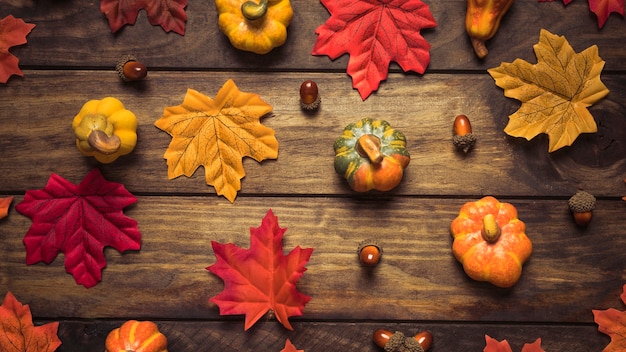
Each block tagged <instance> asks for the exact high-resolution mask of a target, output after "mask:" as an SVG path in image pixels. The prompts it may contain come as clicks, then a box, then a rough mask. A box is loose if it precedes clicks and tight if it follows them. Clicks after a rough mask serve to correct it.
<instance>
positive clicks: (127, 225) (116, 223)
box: [15, 169, 141, 288]
mask: <svg viewBox="0 0 626 352" xmlns="http://www.w3.org/2000/svg"><path fill="white" fill-rule="evenodd" d="M136 201H137V198H135V197H134V196H133V195H132V194H130V192H128V191H127V190H126V188H124V186H123V185H122V184H119V183H115V182H109V181H107V180H105V179H104V177H103V176H102V174H101V173H100V170H98V169H94V170H92V171H91V172H90V173H89V174H87V176H85V178H84V179H83V180H82V181H81V183H80V184H79V185H74V184H72V183H70V182H69V181H67V180H65V179H63V178H62V177H61V176H59V175H56V174H52V175H51V176H50V179H49V180H48V183H47V184H46V187H44V188H43V189H40V190H30V191H26V195H25V196H24V200H23V201H22V202H20V203H19V204H18V205H17V206H16V207H15V209H16V210H17V211H18V212H20V213H21V214H23V215H25V216H28V217H29V218H31V219H32V220H33V224H32V226H31V227H30V229H29V230H28V232H27V233H26V235H25V236H24V245H25V246H26V264H29V265H30V264H35V263H38V262H40V261H43V262H45V263H46V264H50V263H51V262H52V261H53V260H54V258H55V257H56V256H57V254H58V253H59V252H63V253H65V270H66V271H67V272H68V273H70V274H72V275H73V276H74V279H75V280H76V283H77V284H80V285H83V286H85V287H87V288H89V287H92V286H95V285H96V284H97V283H98V282H99V281H100V280H101V279H102V269H103V268H104V267H105V266H106V259H105V257H104V253H103V250H104V247H105V246H111V247H113V248H115V249H117V250H118V251H120V252H124V251H126V250H129V249H130V250H138V249H139V248H140V247H141V233H139V230H138V229H137V222H136V221H135V220H133V219H131V218H129V217H127V216H125V215H124V214H123V213H122V209H123V208H124V207H126V206H128V205H131V204H133V203H135V202H136Z"/></svg>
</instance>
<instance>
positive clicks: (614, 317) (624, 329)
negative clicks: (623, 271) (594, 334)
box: [592, 284, 626, 352]
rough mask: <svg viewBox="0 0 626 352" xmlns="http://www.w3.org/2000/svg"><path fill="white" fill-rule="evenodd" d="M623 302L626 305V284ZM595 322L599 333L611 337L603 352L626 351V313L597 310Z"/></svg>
mask: <svg viewBox="0 0 626 352" xmlns="http://www.w3.org/2000/svg"><path fill="white" fill-rule="evenodd" d="M620 298H621V299H622V302H624V303H626V284H625V285H624V287H623V291H622V294H621V296H620ZM592 312H593V321H595V322H596V324H598V331H600V332H601V333H603V334H607V335H609V336H610V337H611V343H609V344H608V345H607V346H606V347H605V348H604V350H602V352H620V351H626V311H619V310H617V309H614V308H609V309H606V310H595V309H592Z"/></svg>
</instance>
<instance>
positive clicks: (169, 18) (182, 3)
mask: <svg viewBox="0 0 626 352" xmlns="http://www.w3.org/2000/svg"><path fill="white" fill-rule="evenodd" d="M185 7H187V0H102V1H101V2H100V12H102V13H103V14H104V15H105V16H106V17H107V19H108V20H109V26H110V27H111V31H112V32H113V33H115V32H117V31H118V30H120V28H122V27H124V25H127V24H131V25H132V24H135V21H136V20H137V16H138V15H139V11H140V10H141V9H144V10H145V11H146V13H147V14H148V21H150V24H152V25H153V26H156V25H160V26H161V28H163V30H164V31H166V32H169V31H174V32H176V33H178V34H180V35H185V22H187V14H186V13H185Z"/></svg>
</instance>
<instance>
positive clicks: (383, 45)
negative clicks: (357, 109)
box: [312, 0, 437, 100]
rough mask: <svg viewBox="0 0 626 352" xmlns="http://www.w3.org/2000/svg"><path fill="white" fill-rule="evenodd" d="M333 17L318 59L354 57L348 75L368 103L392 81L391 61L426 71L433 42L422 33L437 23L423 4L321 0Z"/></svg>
mask: <svg viewBox="0 0 626 352" xmlns="http://www.w3.org/2000/svg"><path fill="white" fill-rule="evenodd" d="M321 2H322V4H323V5H324V6H325V7H326V9H328V12H330V15H331V16H330V18H329V19H328V20H327V21H326V23H324V24H323V25H321V26H319V27H318V28H317V29H316V30H315V33H317V34H318V35H319V37H318V38H317V41H316V43H315V46H314V47H313V52H312V54H313V55H327V56H328V57H330V58H331V59H332V60H334V59H336V58H338V57H339V56H341V55H343V54H346V53H348V54H349V55H350V60H349V61H348V69H347V73H348V74H349V75H350V76H352V86H353V87H354V88H356V89H357V90H358V91H359V94H360V95H361V98H362V99H363V100H365V99H366V98H367V97H368V96H369V95H370V94H371V93H372V92H373V91H375V90H377V89H378V86H379V85H380V82H381V81H383V80H385V79H386V78H387V73H388V69H389V63H390V62H391V61H395V62H396V63H397V64H398V65H400V67H401V68H402V69H403V70H404V71H415V72H418V73H424V71H426V67H428V64H429V63H430V44H429V43H428V42H427V41H426V40H425V39H424V37H422V35H421V34H420V30H421V29H424V28H433V27H435V26H436V25H437V23H436V22H435V18H434V17H433V15H432V14H431V12H430V9H429V8H428V5H426V4H425V3H423V2H422V1H421V0H385V1H382V0H381V1H378V0H372V1H362V0H321Z"/></svg>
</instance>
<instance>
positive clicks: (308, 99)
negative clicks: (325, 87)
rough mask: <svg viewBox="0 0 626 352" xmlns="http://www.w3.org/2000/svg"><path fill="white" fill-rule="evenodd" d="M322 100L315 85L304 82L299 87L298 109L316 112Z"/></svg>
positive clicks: (312, 82) (310, 82) (309, 81)
mask: <svg viewBox="0 0 626 352" xmlns="http://www.w3.org/2000/svg"><path fill="white" fill-rule="evenodd" d="M321 102H322V98H321V97H320V94H319V89H318V88H317V83H315V82H314V81H312V80H306V81H304V82H302V84H301V85H300V107H301V108H302V109H304V110H310V111H313V110H317V109H318V108H319V107H320V103H321Z"/></svg>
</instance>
